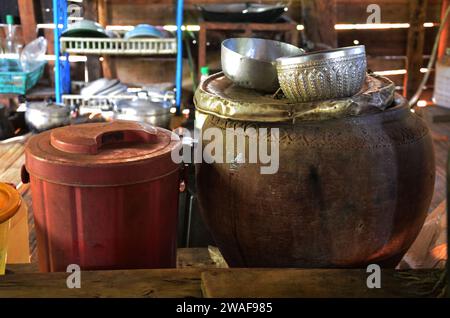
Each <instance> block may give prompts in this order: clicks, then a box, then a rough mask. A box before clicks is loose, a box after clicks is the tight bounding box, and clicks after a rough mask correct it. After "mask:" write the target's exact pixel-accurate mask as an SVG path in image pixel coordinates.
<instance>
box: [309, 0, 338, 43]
mask: <svg viewBox="0 0 450 318" xmlns="http://www.w3.org/2000/svg"><path fill="white" fill-rule="evenodd" d="M301 3H302V8H303V9H302V10H303V24H304V25H305V35H306V39H307V40H308V41H310V42H312V43H314V44H315V47H317V48H327V47H331V48H335V47H337V33H336V31H335V29H334V25H335V24H336V19H337V14H336V11H337V10H336V0H302V2H301Z"/></svg>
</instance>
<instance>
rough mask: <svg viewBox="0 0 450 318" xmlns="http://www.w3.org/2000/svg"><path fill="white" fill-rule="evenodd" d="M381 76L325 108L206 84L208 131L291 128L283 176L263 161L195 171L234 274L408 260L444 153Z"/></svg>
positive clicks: (200, 105) (284, 134)
mask: <svg viewBox="0 0 450 318" xmlns="http://www.w3.org/2000/svg"><path fill="white" fill-rule="evenodd" d="M369 80H375V79H374V78H369ZM376 80H378V81H380V82H379V83H378V84H377V85H375V86H377V87H375V88H374V87H372V89H368V88H367V87H365V91H364V92H363V93H362V94H359V95H358V96H357V97H355V98H353V99H351V100H352V101H351V102H344V101H342V103H339V102H336V101H328V102H322V103H318V104H316V105H315V106H314V105H313V104H310V105H300V104H298V105H292V104H290V103H289V102H288V101H286V100H283V99H281V100H275V99H273V98H272V97H270V96H258V94H257V93H255V92H251V91H246V90H244V89H240V88H236V87H234V86H233V85H232V84H231V83H230V82H229V81H228V80H227V79H226V78H224V77H223V76H222V75H221V74H218V75H214V76H212V77H210V78H209V79H208V80H206V81H205V82H204V83H203V84H202V86H201V87H200V88H199V90H198V91H197V92H196V96H195V102H196V106H197V109H198V110H200V111H203V112H205V113H208V114H209V116H208V119H207V120H206V122H205V124H204V126H203V131H205V130H206V129H208V128H212V127H213V128H218V129H220V130H222V131H223V133H224V134H226V133H227V131H226V128H243V129H244V130H245V129H247V128H248V127H253V128H256V129H258V128H260V127H265V128H269V129H270V128H279V131H280V137H279V169H278V171H277V172H276V173H275V174H261V173H260V168H261V166H262V164H261V163H256V164H252V163H248V161H245V163H240V164H236V163H210V164H208V163H205V162H203V163H201V164H198V165H197V167H196V168H197V169H196V176H197V187H198V200H199V205H200V209H201V213H202V215H203V217H204V220H205V222H206V224H207V226H208V228H209V230H210V231H211V233H212V235H213V237H214V239H215V241H216V243H217V245H218V247H219V249H220V251H221V252H222V254H223V256H224V258H225V260H226V261H227V262H228V264H229V265H230V266H232V267H362V266H366V265H367V264H371V263H376V264H379V265H381V266H383V267H393V266H395V265H396V264H397V263H398V262H399V261H400V259H401V258H402V256H403V255H404V253H405V252H406V251H407V250H408V248H409V246H410V245H411V244H412V243H413V241H414V239H415V238H416V236H417V235H418V233H419V231H420V229H421V227H422V225H423V222H424V220H425V217H426V214H427V210H428V208H429V204H430V201H431V197H432V193H433V185H434V176H435V166H434V153H433V147H432V140H431V137H430V132H429V130H428V128H427V126H426V125H425V123H424V121H423V120H422V119H421V118H420V117H419V116H417V115H416V114H414V113H412V112H411V110H410V108H409V106H408V103H407V101H406V100H405V99H404V98H402V97H401V96H399V95H396V96H395V100H394V99H392V98H391V97H393V85H392V83H390V82H389V81H388V80H386V79H383V78H381V79H379V78H378V79H376ZM389 95H391V97H390V96H389ZM380 101H381V103H380ZM376 103H378V104H376ZM383 103H384V104H383ZM374 105H375V106H374ZM327 106H329V107H327ZM333 107H334V108H333ZM305 108H306V109H307V111H305ZM252 118H253V120H252ZM245 138H246V141H247V142H255V140H252V138H258V137H257V136H253V137H252V136H246V137H245ZM207 144H208V141H207V140H203V147H205V146H206V145H207ZM247 155H248V154H247Z"/></svg>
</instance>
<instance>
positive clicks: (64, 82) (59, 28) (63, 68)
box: [53, 0, 184, 113]
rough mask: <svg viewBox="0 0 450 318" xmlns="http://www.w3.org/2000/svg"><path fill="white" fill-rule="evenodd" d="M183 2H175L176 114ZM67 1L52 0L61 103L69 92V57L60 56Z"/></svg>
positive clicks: (181, 54) (56, 68)
mask: <svg viewBox="0 0 450 318" xmlns="http://www.w3.org/2000/svg"><path fill="white" fill-rule="evenodd" d="M183 4H184V1H183V0H178V1H177V7H176V25H177V60H176V74H175V90H176V92H175V93H176V106H177V113H179V112H180V109H181V90H182V80H183V30H182V29H181V27H182V25H183ZM67 21H68V19H67V0H53V23H54V24H55V29H54V42H55V43H54V47H55V56H56V59H55V95H56V102H57V103H61V102H62V95H63V94H68V93H69V92H70V65H69V55H68V54H63V55H61V41H60V37H61V33H62V32H63V31H64V30H65V29H66V28H67Z"/></svg>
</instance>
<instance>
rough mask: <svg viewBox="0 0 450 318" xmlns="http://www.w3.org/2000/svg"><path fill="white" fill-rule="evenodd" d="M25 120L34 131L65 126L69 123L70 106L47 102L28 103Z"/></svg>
mask: <svg viewBox="0 0 450 318" xmlns="http://www.w3.org/2000/svg"><path fill="white" fill-rule="evenodd" d="M25 121H26V123H27V125H28V128H29V129H30V130H32V131H35V132H41V131H44V130H48V129H52V128H56V127H60V126H65V125H68V124H69V123H70V107H69V106H66V105H64V104H56V103H48V102H37V103H28V104H27V110H26V111H25Z"/></svg>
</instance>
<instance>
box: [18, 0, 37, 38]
mask: <svg viewBox="0 0 450 318" xmlns="http://www.w3.org/2000/svg"><path fill="white" fill-rule="evenodd" d="M37 2H38V1H34V0H18V1H17V5H18V7H19V16H20V23H21V25H22V35H23V41H24V42H25V44H27V43H29V42H31V41H33V40H34V39H35V38H36V28H37V21H36V12H37V11H36V10H37V9H38V8H39V7H40V5H39V4H37Z"/></svg>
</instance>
